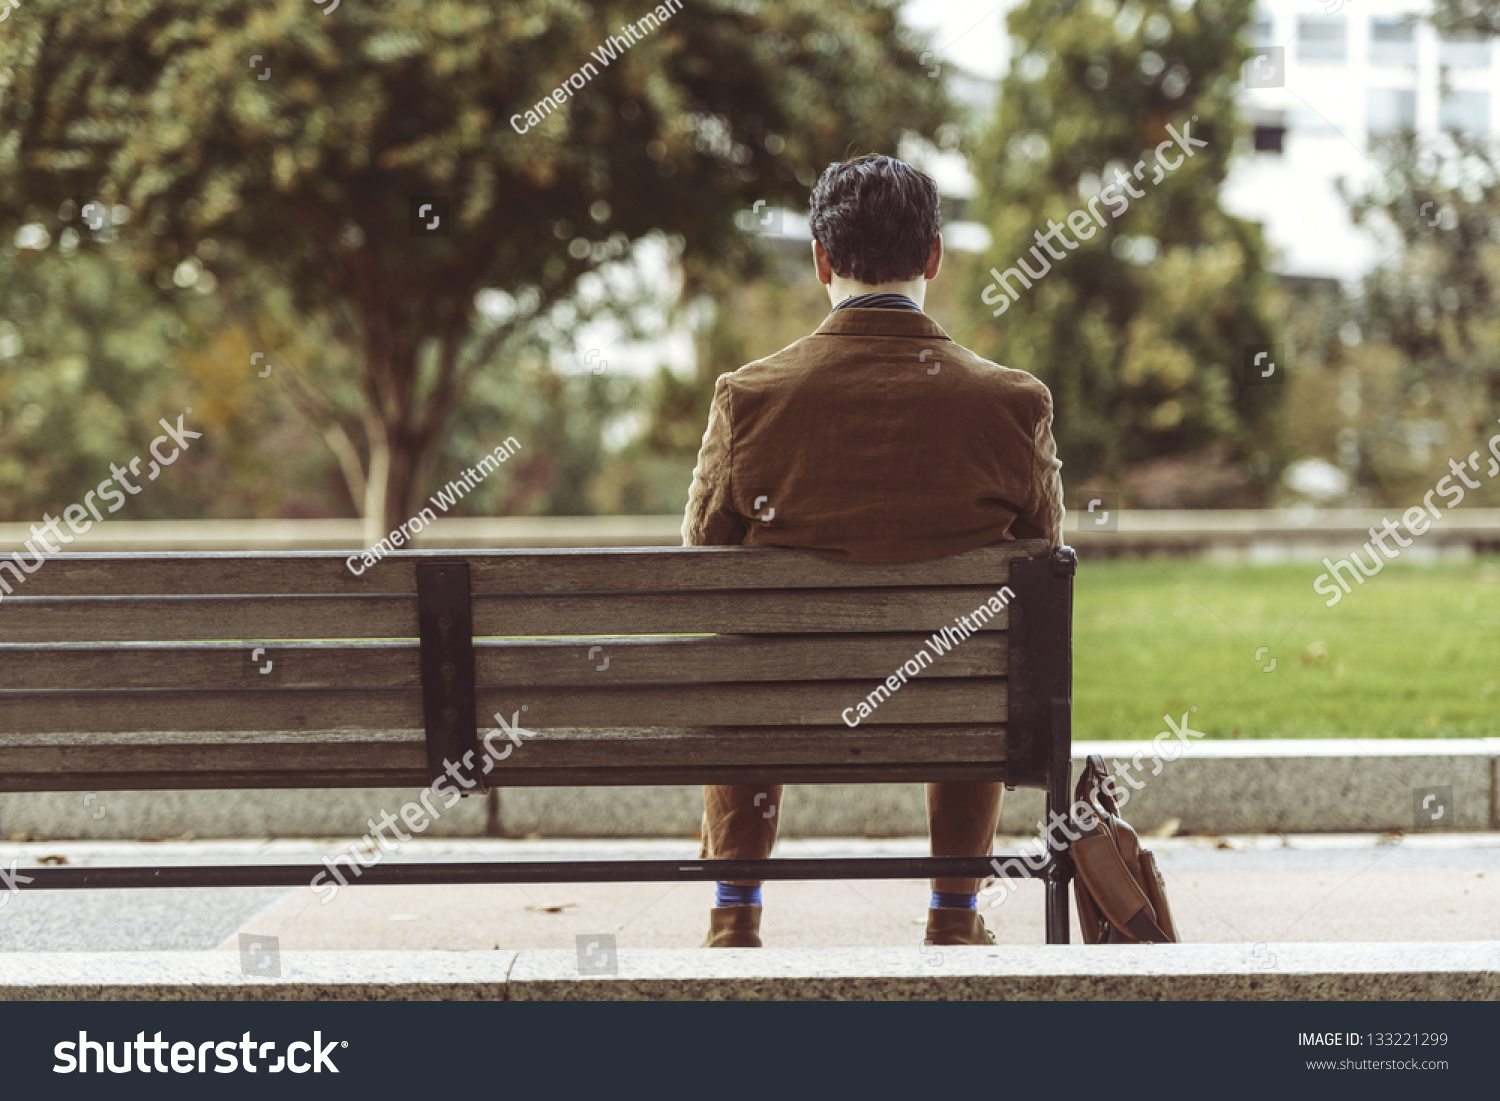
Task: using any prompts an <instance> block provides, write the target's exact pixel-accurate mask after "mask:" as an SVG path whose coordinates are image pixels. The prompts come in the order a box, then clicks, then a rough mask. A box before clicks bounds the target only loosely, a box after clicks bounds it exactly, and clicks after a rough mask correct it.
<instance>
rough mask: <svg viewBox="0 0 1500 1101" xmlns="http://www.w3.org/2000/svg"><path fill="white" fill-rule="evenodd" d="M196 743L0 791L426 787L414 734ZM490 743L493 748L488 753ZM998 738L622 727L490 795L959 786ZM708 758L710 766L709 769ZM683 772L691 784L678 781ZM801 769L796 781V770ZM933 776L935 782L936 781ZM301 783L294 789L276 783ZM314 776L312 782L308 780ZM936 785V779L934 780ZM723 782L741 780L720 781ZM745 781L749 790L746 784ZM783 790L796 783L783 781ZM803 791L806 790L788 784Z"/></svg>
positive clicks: (519, 761)
mask: <svg viewBox="0 0 1500 1101" xmlns="http://www.w3.org/2000/svg"><path fill="white" fill-rule="evenodd" d="M200 734H201V735H202V738H201V740H200V741H199V742H198V744H180V743H169V744H153V743H150V742H131V743H128V744H119V743H116V744H111V743H108V742H103V741H101V742H99V743H97V744H78V743H76V742H72V743H69V744H60V745H49V744H45V743H44V742H33V743H31V744H24V745H14V744H12V745H5V746H0V791H32V790H52V791H70V790H72V791H78V790H86V789H107V790H135V789H142V790H146V789H150V788H152V787H154V786H156V785H157V783H158V781H159V780H161V779H162V778H164V777H168V776H176V777H178V778H179V779H178V781H177V782H174V783H170V784H167V785H166V786H168V787H174V788H175V787H215V786H223V787H261V786H270V787H287V786H291V787H296V786H311V787H315V786H319V785H320V784H321V783H322V782H323V781H325V780H327V781H331V782H330V785H329V786H338V787H351V786H373V787H381V786H415V787H420V786H425V784H426V782H427V781H426V766H425V752H426V751H425V743H424V742H423V741H422V740H421V738H420V736H419V735H417V734H416V733H415V732H414V733H413V736H412V737H411V738H410V739H408V740H405V741H389V740H386V741H367V742H359V741H345V742H340V743H336V744H334V743H327V742H318V741H316V740H315V739H312V738H301V737H298V736H297V735H295V734H287V735H283V736H282V737H281V738H280V739H279V740H256V741H237V740H234V737H233V735H223V736H221V737H220V738H219V740H213V741H210V740H208V739H210V738H213V737H214V735H213V734H212V733H209V732H200ZM497 744H498V743H497ZM1004 747H1005V728H1004V726H1003V725H1001V724H979V725H974V724H970V725H967V726H949V727H933V726H896V727H878V728H877V727H871V728H869V729H865V728H861V729H860V730H859V731H857V732H856V731H851V730H848V729H847V728H844V727H838V728H831V727H825V728H816V729H810V728H804V727H784V726H783V727H765V728H751V727H732V728H723V729H704V728H630V729H622V730H614V731H610V732H608V736H607V737H601V736H600V732H598V731H594V730H585V729H578V728H564V729H559V730H554V731H546V732H538V733H537V736H536V737H534V738H530V739H526V740H525V741H523V743H522V745H521V746H519V747H515V748H514V750H513V752H512V753H511V755H510V756H509V757H507V758H506V759H504V760H502V761H498V762H497V763H496V764H495V766H494V767H493V768H492V769H491V771H490V774H489V776H488V778H487V779H488V782H489V783H490V784H491V786H495V787H505V786H517V785H521V786H536V785H542V786H546V785H550V784H562V785H566V784H572V783H577V782H580V780H579V774H580V773H583V774H587V775H588V776H590V777H593V778H594V779H591V780H590V781H589V782H591V783H592V782H604V783H677V782H680V783H702V782H712V781H711V779H710V780H707V781H706V780H704V779H702V778H703V777H710V778H711V777H712V776H713V775H719V774H723V775H728V774H730V773H733V774H736V775H748V774H749V772H750V771H754V770H759V771H758V772H757V776H758V777H769V776H771V775H772V773H769V772H766V771H764V770H767V769H770V770H773V771H775V773H776V774H777V775H780V774H781V772H782V771H785V770H792V771H789V772H786V775H787V776H788V777H790V776H791V775H792V774H793V772H796V774H798V775H809V774H810V773H809V772H807V771H806V770H822V771H821V773H820V775H822V776H824V777H827V778H828V782H836V781H834V780H833V779H832V777H833V776H834V775H839V776H842V777H845V778H849V777H854V778H855V780H854V782H860V779H859V778H860V777H862V776H863V775H864V773H869V774H870V775H872V776H877V777H879V778H884V777H885V775H886V774H887V773H888V772H889V770H891V769H899V768H905V769H908V770H918V771H919V772H920V771H921V770H924V769H925V770H928V771H929V772H930V771H931V770H933V769H935V768H936V769H939V770H940V771H944V775H950V774H951V775H954V776H955V777H956V776H957V770H959V769H964V768H967V769H968V770H969V772H968V773H966V774H967V775H971V776H972V774H973V770H974V768H975V767H976V766H980V767H984V768H993V769H998V770H1003V764H1004V756H1005V752H1004ZM710 756H711V762H710ZM684 770H691V771H692V775H693V776H696V777H699V778H698V779H682V777H683V776H685V775H687V774H688V773H687V772H685V771H684ZM798 770H803V771H800V772H799V771H798ZM933 775H937V774H936V773H933ZM299 776H300V777H302V778H303V779H302V782H301V784H300V785H299V784H297V783H287V782H282V781H281V780H277V779H276V778H277V777H282V778H293V779H294V778H296V777H299ZM313 777H319V778H320V779H318V780H314V779H313ZM939 778H942V777H939ZM720 782H739V781H737V780H734V781H730V780H722V781H720ZM747 782H748V781H747ZM786 782H794V781H792V780H790V779H788V780H787V781H786ZM795 782H810V781H795Z"/></svg>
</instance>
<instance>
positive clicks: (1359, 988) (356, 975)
mask: <svg viewBox="0 0 1500 1101" xmlns="http://www.w3.org/2000/svg"><path fill="white" fill-rule="evenodd" d="M1255 949H1256V950H1255V951H1254V952H1253V953H1252V951H1251V949H1250V946H1248V945H1244V944H1180V945H1166V946H1151V945H1140V946H1135V945H1110V946H1097V945H1096V946H1084V945H1008V946H1005V947H1003V948H943V949H935V950H934V949H929V950H928V951H926V952H918V951H915V950H912V949H905V948H845V949H824V948H780V949H775V948H773V949H729V950H717V951H705V950H702V949H625V950H622V951H620V952H619V953H618V957H617V958H616V959H614V960H611V961H609V963H610V965H611V966H613V967H615V969H616V973H615V974H609V975H590V976H580V975H579V974H578V957H577V954H576V953H575V952H567V951H541V950H538V951H531V950H528V951H520V952H432V951H428V952H285V953H282V954H281V957H280V961H279V962H280V969H281V975H280V976H279V977H276V978H251V977H249V976H247V975H245V974H243V973H242V971H241V966H240V959H239V956H238V955H237V954H236V953H232V952H36V953H6V954H5V955H4V956H0V999H4V1000H13V1001H70V1000H81V1001H303V1000H320V1001H421V1000H430V1001H501V1000H510V1001H580V1000H581V1001H641V1000H646V1001H659V1000H679V1001H681V1000H690V1001H698V1000H704V1001H780V1000H802V1001H807V1000H837V1001H913V1000H952V1001H1168V1000H1185V1001H1291V1000H1300V1001H1346V1000H1362V1001H1377V1000H1378V1001H1413V1000H1418V1001H1419V1000H1445V1001H1449V1000H1451V1001H1493V1000H1496V999H1500V944H1497V943H1494V942H1452V943H1410V944H1327V943H1323V944H1306V943H1303V944H1269V945H1256V946H1255Z"/></svg>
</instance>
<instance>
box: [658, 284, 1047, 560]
mask: <svg viewBox="0 0 1500 1101" xmlns="http://www.w3.org/2000/svg"><path fill="white" fill-rule="evenodd" d="M1061 467H1062V464H1061V463H1060V462H1059V461H1058V459H1057V446H1056V443H1055V442H1054V441H1053V438H1052V395H1051V393H1050V392H1049V391H1048V390H1047V387H1046V386H1044V385H1043V384H1042V383H1041V382H1040V381H1038V380H1037V379H1036V378H1035V377H1034V376H1032V375H1029V374H1027V373H1026V372H1024V371H1016V370H1012V369H1011V368H1008V367H1000V366H997V365H996V364H993V363H990V362H989V361H988V360H985V359H981V358H980V357H979V356H977V355H975V354H974V353H973V352H971V351H969V350H968V349H966V348H962V347H960V346H959V345H958V344H956V343H954V342H953V340H952V339H951V338H950V337H949V336H948V334H947V333H945V332H943V330H942V329H941V328H939V327H938V325H937V323H936V322H934V321H933V320H932V319H931V318H929V317H928V316H927V315H926V314H921V313H916V312H914V311H911V310H890V309H858V308H850V309H843V310H835V311H834V312H833V313H830V314H829V315H828V318H827V320H825V321H824V322H823V324H822V325H820V326H819V327H818V330H817V332H815V333H813V334H812V335H811V336H807V337H804V338H803V339H801V340H799V341H797V342H796V343H794V344H791V345H789V346H788V347H786V348H783V349H782V350H781V351H779V352H776V353H775V354H774V355H770V356H767V357H766V358H765V359H761V360H757V361H756V362H754V363H751V364H748V365H746V366H744V367H741V368H740V369H739V370H738V371H734V372H731V373H730V374H726V375H722V376H720V378H719V381H718V384H717V386H716V387H715V389H714V402H713V408H712V409H711V410H710V412H709V417H708V431H707V432H706V433H705V434H704V437H703V447H702V449H701V450H700V451H699V453H698V466H697V468H696V469H695V470H694V471H693V486H692V490H691V491H690V493H689V496H688V506H687V515H686V517H685V518H684V520H683V524H682V541H683V544H684V545H686V546H719V545H736V544H745V545H747V546H778V547H797V548H801V549H803V550H809V551H813V552H815V553H817V554H821V555H825V556H826V557H829V558H841V559H848V560H853V561H865V562H902V561H909V560H912V559H917V558H935V557H938V556H941V555H947V554H957V553H959V552H961V551H966V550H972V549H974V548H975V547H982V546H984V545H986V544H988V543H998V542H1002V541H1004V540H1007V539H1025V538H1030V539H1035V538H1046V539H1049V540H1051V542H1052V543H1053V545H1057V544H1060V543H1061V542H1062V521H1063V497H1062V478H1061V476H1060V474H1059V471H1060V470H1061Z"/></svg>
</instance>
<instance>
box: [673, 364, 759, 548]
mask: <svg viewBox="0 0 1500 1101" xmlns="http://www.w3.org/2000/svg"><path fill="white" fill-rule="evenodd" d="M733 458H734V415H733V409H732V407H731V404H730V394H729V380H728V378H727V377H726V376H724V375H720V376H719V381H718V383H717V384H716V385H715V386H714V401H713V405H712V406H711V407H710V408H709V411H708V430H707V431H706V432H704V433H703V446H702V448H700V449H699V451H698V465H697V466H696V467H694V468H693V485H692V488H691V489H690V490H689V491H688V504H687V514H686V515H685V516H684V517H683V519H682V545H683V546H685V547H712V546H737V545H739V544H741V543H743V542H744V541H745V535H746V534H747V533H748V531H749V528H748V527H747V525H746V524H745V520H744V517H742V516H740V515H739V514H738V513H737V512H735V510H734V498H733V496H732V493H731V485H730V480H731V464H732V461H733Z"/></svg>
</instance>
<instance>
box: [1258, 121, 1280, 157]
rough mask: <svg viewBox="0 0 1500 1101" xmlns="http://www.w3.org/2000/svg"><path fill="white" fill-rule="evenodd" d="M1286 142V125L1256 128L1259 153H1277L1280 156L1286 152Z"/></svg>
mask: <svg viewBox="0 0 1500 1101" xmlns="http://www.w3.org/2000/svg"><path fill="white" fill-rule="evenodd" d="M1285 144H1286V127H1285V126H1257V127H1256V128H1255V151H1256V152H1257V153H1275V154H1277V155H1278V156H1279V155H1280V154H1282V153H1285V152H1286V149H1285V148H1284V146H1285Z"/></svg>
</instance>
